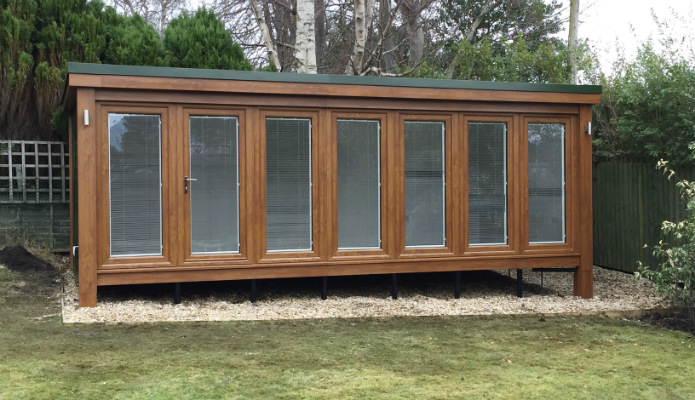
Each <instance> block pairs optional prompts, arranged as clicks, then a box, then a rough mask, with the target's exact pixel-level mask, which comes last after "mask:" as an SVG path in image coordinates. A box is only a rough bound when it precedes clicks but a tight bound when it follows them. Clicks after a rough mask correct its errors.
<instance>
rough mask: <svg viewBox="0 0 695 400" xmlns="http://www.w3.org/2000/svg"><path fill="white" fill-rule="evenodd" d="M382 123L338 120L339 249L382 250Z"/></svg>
mask: <svg viewBox="0 0 695 400" xmlns="http://www.w3.org/2000/svg"><path fill="white" fill-rule="evenodd" d="M379 131H380V126H379V121H361V120H338V247H339V248H341V249H349V248H380V247H381V211H380V207H381V194H380V186H381V181H380V171H381V168H380V165H379V162H380V157H379Z"/></svg>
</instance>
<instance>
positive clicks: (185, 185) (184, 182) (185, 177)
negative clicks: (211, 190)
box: [183, 176, 197, 194]
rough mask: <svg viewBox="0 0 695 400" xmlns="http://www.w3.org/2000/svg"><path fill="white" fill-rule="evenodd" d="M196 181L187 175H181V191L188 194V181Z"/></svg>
mask: <svg viewBox="0 0 695 400" xmlns="http://www.w3.org/2000/svg"><path fill="white" fill-rule="evenodd" d="M193 181H197V179H196V178H189V177H187V176H184V177H183V193H184V194H188V182H193Z"/></svg>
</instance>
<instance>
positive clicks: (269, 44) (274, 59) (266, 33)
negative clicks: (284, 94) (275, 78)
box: [249, 0, 282, 71]
mask: <svg viewBox="0 0 695 400" xmlns="http://www.w3.org/2000/svg"><path fill="white" fill-rule="evenodd" d="M249 5H250V6H251V11H253V15H254V16H255V17H256V22H257V23H258V28H259V29H260V30H261V35H262V36H263V42H264V43H265V47H266V49H267V51H268V59H269V61H270V62H271V63H272V64H273V66H274V67H275V69H276V70H277V71H281V70H282V66H281V65H280V59H279V58H278V52H277V50H275V43H274V42H273V37H272V36H270V29H268V24H267V23H266V22H265V18H264V16H263V13H262V12H261V9H260V7H259V6H258V1H257V0H249Z"/></svg>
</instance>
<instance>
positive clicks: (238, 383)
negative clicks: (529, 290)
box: [0, 269, 695, 399]
mask: <svg viewBox="0 0 695 400" xmlns="http://www.w3.org/2000/svg"><path fill="white" fill-rule="evenodd" d="M32 279H34V278H32V277H29V276H26V275H18V274H15V273H12V272H10V271H8V270H7V269H0V398H2V399H33V398H42V399H61V398H66V399H67V398H70V399H100V398H104V399H112V398H113V399H141V398H143V399H144V398H156V399H172V398H175V399H182V398H195V399H210V398H239V399H271V398H272V399H278V398H279V399H298V398H300V399H327V398H331V399H333V398H345V399H370V398H379V399H424V398H430V399H445V398H473V399H475V398H483V399H496V398H513V399H529V398H534V399H536V398H537V399H543V398H547V399H558V398H562V399H566V398H577V399H598V398H610V399H620V398H625V399H635V398H695V385H693V384H692V383H693V377H694V376H695V340H694V339H693V337H692V336H690V335H687V334H685V333H681V332H672V331H666V330H660V329H656V328H653V327H650V326H647V325H643V324H641V323H639V322H637V321H626V320H611V319H600V318H560V317H558V318H546V319H544V320H543V319H540V318H538V317H512V316H508V317H485V318H483V317H450V318H388V319H357V320H314V321H273V322H226V323H218V322H215V323H160V324H145V325H63V324H62V322H61V320H60V317H59V316H58V315H54V316H48V317H44V318H40V317H42V316H46V315H51V314H57V313H59V312H60V307H59V304H58V303H57V300H56V299H57V298H56V297H55V288H49V289H46V288H44V287H42V286H40V285H38V283H39V282H44V284H45V280H43V281H41V280H35V281H34V280H32ZM18 281H25V282H27V285H26V286H24V287H18V286H17V285H16V283H17V282H18Z"/></svg>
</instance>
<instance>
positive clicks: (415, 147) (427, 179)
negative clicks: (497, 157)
mask: <svg viewBox="0 0 695 400" xmlns="http://www.w3.org/2000/svg"><path fill="white" fill-rule="evenodd" d="M444 208H445V205H444V123H443V122H415V121H406V122H405V245H406V246H430V247H431V246H444V244H445V243H444V241H445V236H444V229H445V224H444Z"/></svg>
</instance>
